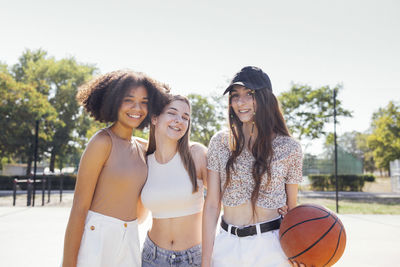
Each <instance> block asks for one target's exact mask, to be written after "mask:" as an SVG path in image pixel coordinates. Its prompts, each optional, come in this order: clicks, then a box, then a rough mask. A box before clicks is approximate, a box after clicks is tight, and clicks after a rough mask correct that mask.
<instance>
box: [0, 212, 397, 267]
mask: <svg viewBox="0 0 400 267" xmlns="http://www.w3.org/2000/svg"><path fill="white" fill-rule="evenodd" d="M69 211H70V207H34V208H26V207H0V266H11V267H14V266H15V267H25V266H29V267H36V266H38V267H47V266H49V267H50V266H51V267H53V266H59V263H60V259H61V256H62V247H63V239H64V231H65V227H66V224H67V220H68V215H69ZM339 217H340V219H341V220H342V222H343V223H344V225H345V227H346V232H347V247H346V250H345V253H344V255H343V257H342V259H341V260H340V261H339V262H338V263H337V264H336V265H335V266H338V267H339V266H349V267H350V266H351V267H354V266H371V267H379V266H385V267H389V266H400V263H399V260H398V255H399V252H400V242H399V241H400V215H348V214H347V215H340V216H339ZM150 225H151V221H150V220H149V218H148V220H146V222H145V223H144V224H143V225H141V226H140V229H139V231H140V238H141V242H143V240H144V237H145V235H146V231H147V229H148V228H149V226H150Z"/></svg>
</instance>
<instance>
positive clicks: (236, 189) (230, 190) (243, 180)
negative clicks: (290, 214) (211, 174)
mask: <svg viewBox="0 0 400 267" xmlns="http://www.w3.org/2000/svg"><path fill="white" fill-rule="evenodd" d="M272 150H273V157H272V162H271V176H272V177H271V183H270V185H269V187H268V188H267V186H266V185H267V179H268V177H267V174H264V176H263V177H262V180H261V185H260V191H259V195H258V199H257V202H256V205H257V206H259V207H262V208H268V209H276V208H279V207H282V206H283V205H285V204H286V191H285V184H298V183H300V182H301V181H302V178H303V176H302V152H301V146H300V144H299V143H298V142H297V141H296V140H295V139H293V138H292V137H290V136H283V135H278V136H277V137H276V138H275V139H274V140H273V141H272ZM230 155H231V151H230V148H229V132H228V131H220V132H218V133H216V134H215V135H214V136H213V137H212V138H211V141H210V144H209V146H208V153H207V168H208V169H209V170H212V171H217V172H219V174H220V180H221V190H222V189H223V188H224V185H225V181H226V171H225V170H226V163H227V162H228V159H229V156H230ZM254 160H255V159H254V157H253V155H252V154H251V152H250V151H248V150H247V149H243V151H242V153H241V154H240V155H239V156H238V157H237V159H236V162H235V163H234V166H233V167H234V170H235V172H233V173H232V175H231V183H230V185H229V186H228V187H227V188H226V190H225V192H224V194H223V196H222V203H223V204H224V205H225V206H229V207H235V206H238V205H241V204H243V203H246V202H248V201H250V199H251V193H252V192H253V188H254V180H253V177H252V168H253V164H254ZM221 192H222V191H221Z"/></svg>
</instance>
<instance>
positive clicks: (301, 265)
mask: <svg viewBox="0 0 400 267" xmlns="http://www.w3.org/2000/svg"><path fill="white" fill-rule="evenodd" d="M290 264H291V265H292V266H293V267H306V265H305V264H303V263H297V262H296V261H290Z"/></svg>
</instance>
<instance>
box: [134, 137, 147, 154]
mask: <svg viewBox="0 0 400 267" xmlns="http://www.w3.org/2000/svg"><path fill="white" fill-rule="evenodd" d="M133 138H135V140H136V141H137V142H138V144H139V145H140V147H141V148H142V149H143V151H144V152H145V151H146V150H147V144H148V143H149V142H148V141H147V140H146V139H143V138H141V137H136V136H135V137H133Z"/></svg>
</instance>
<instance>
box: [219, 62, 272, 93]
mask: <svg viewBox="0 0 400 267" xmlns="http://www.w3.org/2000/svg"><path fill="white" fill-rule="evenodd" d="M234 85H242V86H244V87H246V88H249V89H251V90H260V89H267V90H270V91H271V92H272V85H271V80H270V79H269V77H268V75H267V74H266V73H265V72H263V71H262V69H260V68H257V67H253V66H247V67H244V68H243V69H241V70H240V71H239V72H238V73H236V74H235V76H234V77H233V79H232V81H231V83H230V84H229V86H228V88H226V90H225V92H224V94H226V93H227V92H229V91H230V90H232V87H233V86H234Z"/></svg>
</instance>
